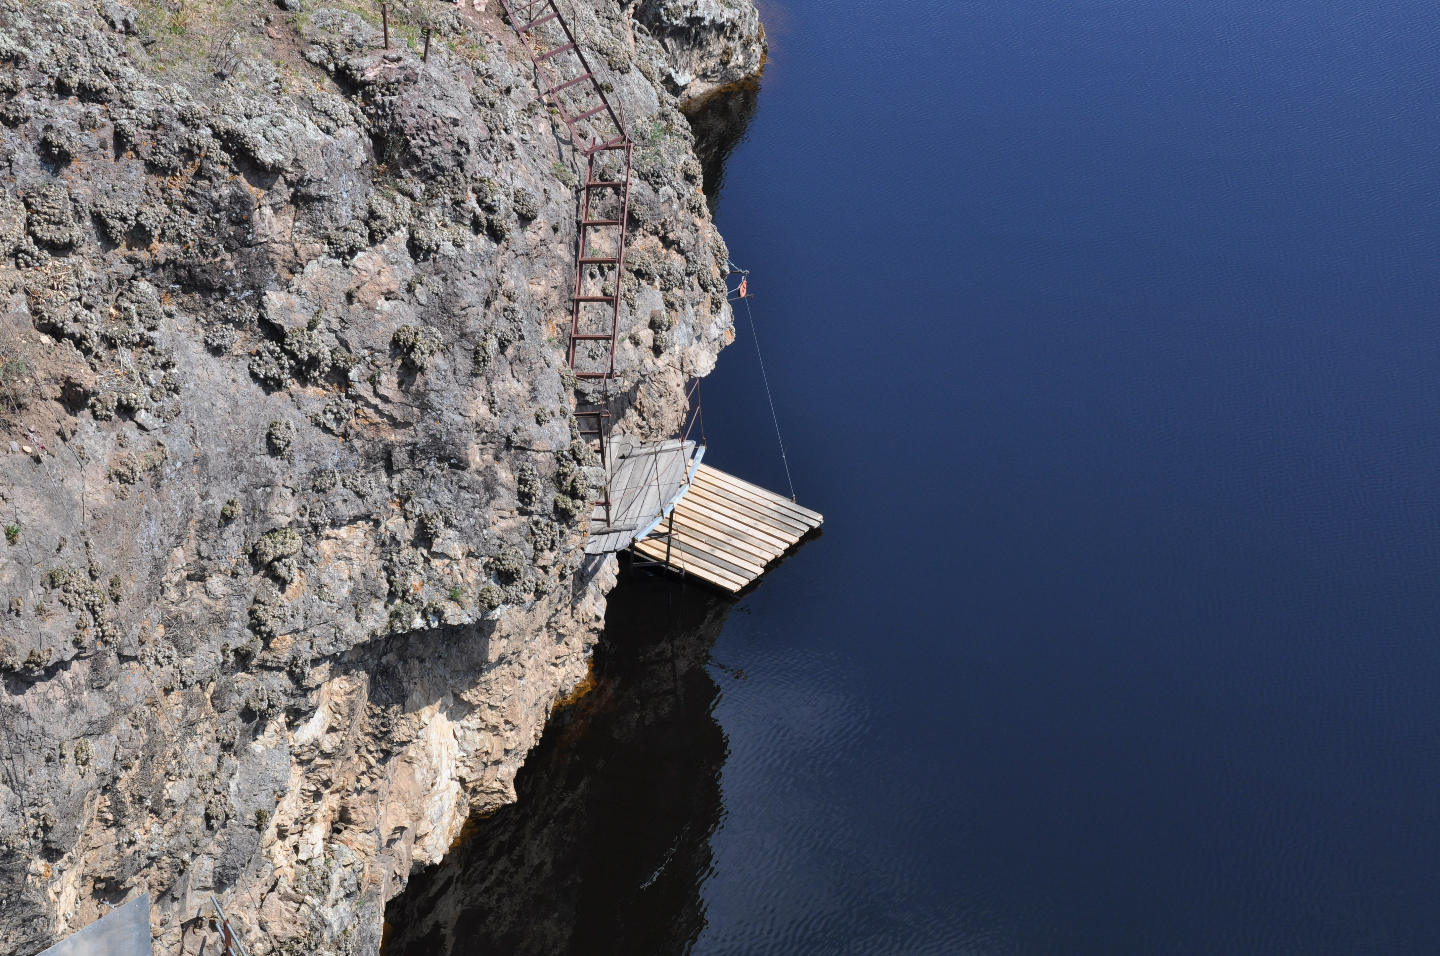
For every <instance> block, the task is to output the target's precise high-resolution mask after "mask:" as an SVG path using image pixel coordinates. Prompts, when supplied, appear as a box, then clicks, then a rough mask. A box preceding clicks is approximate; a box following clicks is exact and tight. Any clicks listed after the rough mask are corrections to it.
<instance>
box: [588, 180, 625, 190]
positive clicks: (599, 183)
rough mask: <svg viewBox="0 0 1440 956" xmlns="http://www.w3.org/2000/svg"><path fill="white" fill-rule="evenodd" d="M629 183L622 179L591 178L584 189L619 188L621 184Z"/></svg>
mask: <svg viewBox="0 0 1440 956" xmlns="http://www.w3.org/2000/svg"><path fill="white" fill-rule="evenodd" d="M627 185H629V184H628V183H627V182H625V180H623V179H592V180H590V182H588V183H586V184H585V188H586V189H619V188H620V187H621V186H627Z"/></svg>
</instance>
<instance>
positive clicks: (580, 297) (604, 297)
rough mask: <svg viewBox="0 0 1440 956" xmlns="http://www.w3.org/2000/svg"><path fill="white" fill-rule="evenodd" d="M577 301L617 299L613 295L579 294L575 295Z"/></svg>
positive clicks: (612, 300) (610, 300)
mask: <svg viewBox="0 0 1440 956" xmlns="http://www.w3.org/2000/svg"><path fill="white" fill-rule="evenodd" d="M575 301H576V302H614V301H615V297H614V296H613V295H577V296H576V297H575ZM607 338H608V336H607Z"/></svg>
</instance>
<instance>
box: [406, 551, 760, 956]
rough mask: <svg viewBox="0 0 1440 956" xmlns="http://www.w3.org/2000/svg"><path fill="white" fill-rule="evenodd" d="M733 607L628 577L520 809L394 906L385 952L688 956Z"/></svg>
mask: <svg viewBox="0 0 1440 956" xmlns="http://www.w3.org/2000/svg"><path fill="white" fill-rule="evenodd" d="M731 607H732V599H730V598H727V597H721V596H719V595H717V594H713V593H710V592H707V591H705V590H701V589H697V588H696V587H695V586H694V585H693V584H691V585H689V586H687V585H686V584H684V583H683V582H679V581H675V580H673V579H671V580H657V579H646V578H641V579H638V580H637V579H634V578H631V577H629V576H628V575H627V576H626V578H625V580H623V581H622V583H621V584H620V586H619V587H618V588H616V590H615V591H614V592H613V593H612V594H611V599H610V601H609V602H608V606H607V608H606V614H605V634H604V637H603V639H602V640H601V642H600V644H599V645H598V646H597V648H596V651H595V672H596V682H595V687H594V689H593V690H591V691H590V692H589V693H588V694H586V695H585V696H584V697H582V698H581V699H580V700H579V701H577V702H576V703H575V704H574V705H573V706H570V707H567V708H565V709H564V710H562V711H560V712H559V713H558V714H557V715H556V717H555V718H554V719H553V720H552V721H551V722H550V725H549V726H548V727H547V728H546V731H545V736H544V739H543V740H542V741H541V743H540V745H539V746H538V747H537V748H536V749H535V751H534V752H533V753H532V754H531V755H530V759H529V760H528V761H527V762H526V764H525V767H524V768H523V769H522V770H521V771H520V773H519V775H518V776H517V779H516V789H517V791H518V793H519V800H518V801H517V802H516V803H515V804H514V805H513V806H506V807H502V808H501V809H500V810H499V811H497V812H496V813H495V814H494V815H492V816H489V817H486V818H484V819H478V820H473V821H471V823H470V824H469V825H468V826H467V827H466V829H465V833H464V835H463V836H462V838H461V841H460V846H459V847H458V848H457V849H456V850H455V851H454V852H452V853H450V854H448V855H447V856H446V858H445V860H444V861H443V862H442V863H441V864H440V865H439V866H437V867H434V868H432V869H428V870H426V871H424V872H422V873H420V874H417V875H416V876H415V878H414V879H413V880H412V881H411V883H410V885H409V886H408V887H407V888H406V890H405V892H404V893H402V894H400V896H398V897H396V898H395V899H394V900H392V901H391V903H390V905H389V907H388V908H387V911H386V920H387V921H388V922H389V923H390V926H391V934H390V936H389V937H388V939H387V941H386V946H385V951H386V953H387V954H389V956H461V954H465V953H477V952H479V953H490V952H494V953H506V954H508V956H555V954H557V953H587V954H595V956H599V954H607V956H608V954H614V956H634V954H638V953H644V954H646V956H679V954H683V953H688V952H689V951H690V949H691V948H692V947H693V945H694V943H695V940H696V938H697V937H698V936H699V934H700V932H701V930H702V929H703V928H704V926H705V907H704V903H703V901H702V898H701V895H700V888H701V886H702V885H703V884H704V883H705V878H706V875H707V873H708V872H709V870H710V868H711V862H712V861H711V853H710V838H711V837H712V835H713V834H714V832H715V830H716V828H717V827H718V826H719V825H720V822H721V819H722V817H723V814H724V804H723V801H722V799H721V794H720V773H721V770H722V768H723V767H724V764H725V756H726V753H727V752H728V748H727V745H726V740H725V734H724V732H723V731H722V730H721V728H720V725H719V724H718V723H717V721H716V719H715V714H714V710H715V706H716V703H717V701H718V698H719V688H718V687H717V686H716V683H715V681H714V680H713V679H712V677H711V675H710V673H709V672H708V669H707V667H706V665H707V664H708V663H709V660H710V649H711V647H712V646H713V645H714V643H715V640H716V638H718V637H719V635H720V632H721V630H722V629H723V628H724V626H725V621H726V617H727V615H728V614H729V612H730V608H731Z"/></svg>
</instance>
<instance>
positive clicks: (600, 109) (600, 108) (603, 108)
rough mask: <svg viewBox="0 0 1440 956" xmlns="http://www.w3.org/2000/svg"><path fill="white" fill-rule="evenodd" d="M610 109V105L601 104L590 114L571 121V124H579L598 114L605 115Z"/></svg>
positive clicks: (583, 114)
mask: <svg viewBox="0 0 1440 956" xmlns="http://www.w3.org/2000/svg"><path fill="white" fill-rule="evenodd" d="M609 108H610V105H609V104H608V103H601V104H600V105H599V106H597V107H595V108H594V109H593V110H590V111H589V112H588V113H581V114H580V115H579V116H577V117H575V118H574V119H573V120H571V122H572V123H578V122H580V121H581V120H587V119H589V118H590V117H592V116H594V115H595V114H596V113H603V112H605V111H606V110H607V109H609Z"/></svg>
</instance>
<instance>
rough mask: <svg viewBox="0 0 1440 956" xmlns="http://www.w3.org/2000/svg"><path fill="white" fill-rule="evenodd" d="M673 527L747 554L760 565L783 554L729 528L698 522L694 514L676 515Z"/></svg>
mask: <svg viewBox="0 0 1440 956" xmlns="http://www.w3.org/2000/svg"><path fill="white" fill-rule="evenodd" d="M675 527H676V528H684V529H685V530H686V531H687V532H692V533H695V534H703V535H705V536H706V537H707V538H710V539H712V540H714V541H715V543H716V546H717V547H719V548H723V549H727V550H730V551H734V552H735V553H737V554H747V555H749V556H750V557H752V558H754V559H755V560H757V561H759V562H760V563H761V564H762V565H765V564H769V563H770V562H771V561H774V560H775V559H776V558H778V557H779V556H780V555H782V554H784V552H783V551H780V550H777V549H776V548H775V547H773V546H770V545H765V546H763V547H762V546H759V545H756V544H755V543H754V541H753V539H750V538H749V537H748V536H746V535H742V534H739V533H737V532H735V531H733V530H732V529H730V528H729V527H716V526H714V525H713V524H711V523H710V522H708V521H702V520H699V516H698V515H694V514H687V515H683V516H681V515H677V516H676V518H675Z"/></svg>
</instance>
